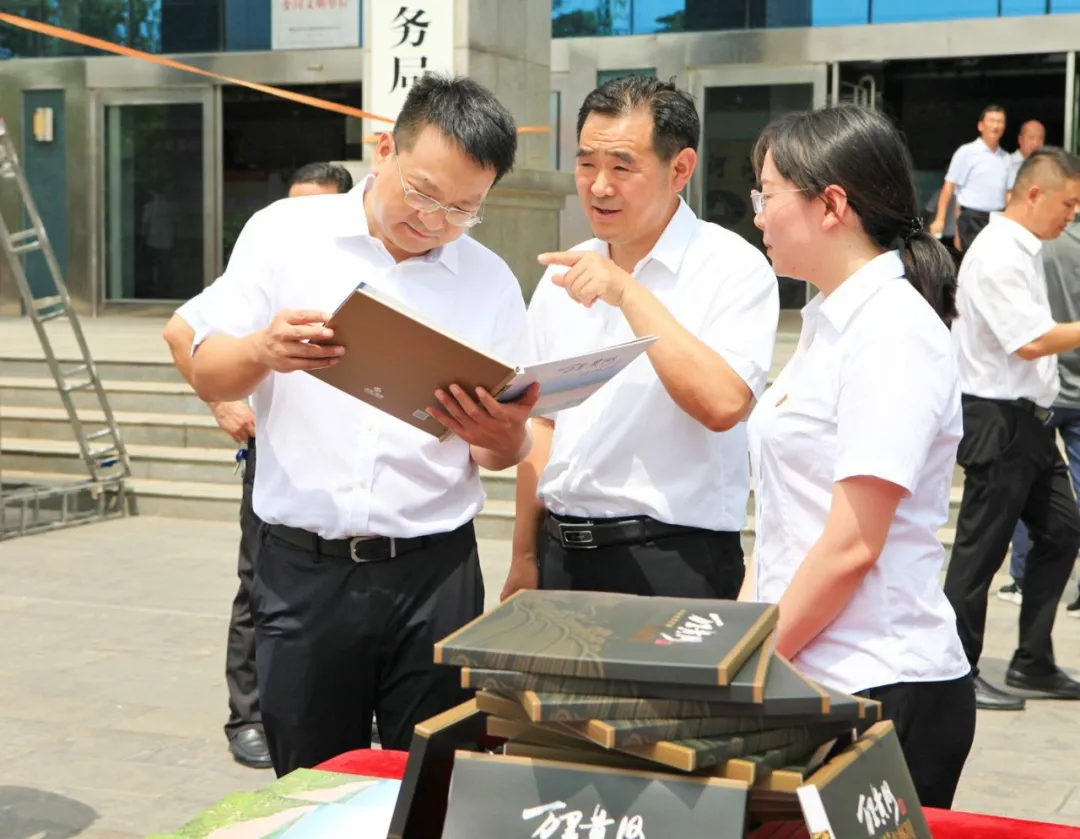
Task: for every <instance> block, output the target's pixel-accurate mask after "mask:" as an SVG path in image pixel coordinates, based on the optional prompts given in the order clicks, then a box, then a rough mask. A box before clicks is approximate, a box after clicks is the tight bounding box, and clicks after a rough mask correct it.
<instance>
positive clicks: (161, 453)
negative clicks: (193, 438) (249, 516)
mask: <svg viewBox="0 0 1080 839" xmlns="http://www.w3.org/2000/svg"><path fill="white" fill-rule="evenodd" d="M127 450H128V455H129V457H130V458H131V474H132V477H134V478H146V479H149V480H154V481H182V482H187V481H194V482H197V483H219V484H231V483H235V484H237V485H239V483H240V479H239V477H238V476H237V475H236V460H235V457H234V455H235V449H227V448H197V447H194V446H150V445H138V444H129V445H128V446H127ZM0 457H2V463H3V469H4V470H5V471H6V470H8V469H12V470H15V471H22V472H50V473H58V474H67V475H72V474H85V472H86V467H85V466H84V465H83V462H82V459H81V458H80V456H79V447H78V444H77V443H76V442H75V441H74V440H40V439H28V438H21V437H7V436H4V437H0Z"/></svg>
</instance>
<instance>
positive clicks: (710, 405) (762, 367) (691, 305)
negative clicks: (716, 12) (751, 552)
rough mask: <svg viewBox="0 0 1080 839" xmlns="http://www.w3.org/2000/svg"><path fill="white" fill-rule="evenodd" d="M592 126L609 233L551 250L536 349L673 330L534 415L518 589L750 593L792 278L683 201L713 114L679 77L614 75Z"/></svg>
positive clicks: (515, 578)
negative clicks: (765, 427)
mask: <svg viewBox="0 0 1080 839" xmlns="http://www.w3.org/2000/svg"><path fill="white" fill-rule="evenodd" d="M577 134H578V148H577V165H576V167H575V179H576V181H577V191H578V197H579V198H580V200H581V204H582V208H583V209H584V211H585V215H586V217H587V218H588V219H589V224H590V226H591V227H592V231H593V235H594V236H595V237H596V238H594V239H590V240H589V241H587V242H584V243H582V244H581V245H578V246H577V247H575V248H573V249H572V250H570V251H568V252H566V253H559V254H543V255H542V256H541V257H540V262H541V263H543V264H545V265H549V266H551V267H550V268H549V269H548V272H547V273H546V274H545V275H544V278H543V279H542V280H541V281H540V284H539V286H538V287H537V289H536V292H535V294H534V295H533V298H532V302H531V303H530V304H529V326H530V331H531V334H532V339H533V342H534V349H533V352H534V355H535V356H536V357H537V358H560V357H565V356H567V355H571V354H573V353H577V352H586V351H588V350H594V349H600V348H601V347H603V346H606V345H610V344H613V343H617V342H622V341H628V340H631V339H633V338H634V337H635V336H637V337H644V336H646V335H656V336H657V337H658V338H659V340H658V341H657V342H656V343H655V344H653V345H652V346H651V347H650V348H649V350H648V357H642V358H639V359H638V360H637V361H635V362H633V364H631V365H630V366H629V367H628V368H627V369H626V370H624V371H623V372H622V373H620V374H619V375H618V376H616V377H615V378H614V379H612V381H611V382H609V383H608V384H606V385H604V387H603V388H601V389H600V390H599V391H598V392H597V393H596V394H595V395H593V396H592V397H590V398H589V400H588V401H587V402H585V403H583V404H582V405H579V406H577V407H575V408H570V409H569V410H565V411H560V412H559V413H557V414H556V415H554V416H550V417H545V418H541V417H537V418H536V419H534V420H533V426H532V431H533V436H534V439H535V445H534V446H533V451H532V453H531V454H530V455H529V456H528V458H527V459H526V460H525V461H524V462H523V463H522V464H521V466H519V467H518V478H517V480H518V491H517V498H518V504H517V515H516V520H515V524H514V548H513V559H512V561H511V568H510V573H509V576H508V578H507V581H506V585H505V587H504V588H503V596H504V597H505V596H509V595H510V594H512V593H513V592H514V591H516V590H517V589H521V588H534V587H536V586H537V585H539V586H540V587H541V588H544V589H584V590H591V591H615V592H626V593H630V594H638V595H660V596H671V597H719V598H728V599H734V598H736V597H737V596H738V594H739V587H740V586H741V585H742V581H743V574H744V564H743V549H742V544H741V541H740V531H741V530H742V528H743V526H744V524H745V523H746V518H747V516H746V507H747V499H748V496H749V492H750V474H749V471H750V467H749V462H748V449H747V439H746V426H745V424H744V423H743V419H745V417H746V414H747V412H748V410H749V409H750V407H751V405H752V404H753V400H754V398H755V397H756V396H759V395H760V394H761V392H762V391H763V390H764V388H765V381H766V377H767V376H768V373H769V366H770V364H771V361H772V354H773V344H774V342H775V340H776V328H777V320H778V317H779V308H780V302H779V293H778V290H777V283H776V276H775V275H774V274H773V272H772V269H771V268H770V267H769V263H768V262H767V261H766V259H765V257H764V256H762V254H761V253H760V252H759V251H758V250H757V249H756V248H755V247H753V246H752V245H751V244H750V243H749V242H747V241H745V240H744V239H742V238H740V237H739V236H738V235H736V234H735V233H732V232H731V231H729V230H725V229H723V228H722V227H719V226H717V225H715V224H709V223H707V222H704V221H702V220H701V219H699V218H698V217H697V216H696V215H695V214H694V211H693V210H692V209H690V207H689V206H687V204H686V203H685V202H684V201H683V200H682V198H680V197H679V193H680V192H681V191H682V189H683V188H684V187H685V186H686V184H687V182H688V181H689V180H690V178H691V176H692V175H693V172H694V167H695V166H696V165H697V146H698V142H699V139H700V135H701V121H700V119H699V117H698V113H697V110H696V109H695V107H694V101H693V99H691V98H690V96H689V95H687V94H686V93H685V92H683V91H680V90H678V89H676V87H675V85H674V84H672V83H671V82H665V81H659V80H657V79H651V78H645V77H642V76H633V75H631V76H625V77H623V78H619V79H614V80H612V81H609V82H607V83H606V84H604V85H603V86H601V87H599V88H598V89H596V90H594V91H593V92H592V93H590V94H589V95H588V96H587V97H586V98H585V102H584V104H582V106H581V108H580V110H579V111H578V121H577ZM755 200H761V198H760V196H759V197H758V198H757V199H755Z"/></svg>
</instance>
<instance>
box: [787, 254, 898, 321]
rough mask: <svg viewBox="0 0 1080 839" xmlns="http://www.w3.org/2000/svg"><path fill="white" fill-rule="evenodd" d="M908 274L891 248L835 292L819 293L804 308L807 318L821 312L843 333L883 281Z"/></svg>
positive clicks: (853, 275) (841, 284)
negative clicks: (828, 293)
mask: <svg viewBox="0 0 1080 839" xmlns="http://www.w3.org/2000/svg"><path fill="white" fill-rule="evenodd" d="M903 277H904V263H903V260H901V259H900V254H899V252H898V251H887V252H886V253H883V254H881V255H880V256H876V257H874V258H873V259H871V260H870V261H869V262H867V263H866V264H865V265H864V266H863V267H862V268H860V269H859V270H858V271H856V272H855V273H854V274H852V275H851V276H850V277H848V278H847V279H846V280H844V282H842V283H840V286H839V287H838V288H837V289H836V290H835V291H833V293H832V294H830V295H828V296H825V295H824V294H819V295H818V296H817V297H815V298H814V299H813V300H811V301H810V302H809V303H807V304H806V306H804V307H803V319H804V320H805V319H806V318H807V317H809V316H813V315H815V314H817V313H818V312H820V313H821V315H822V316H823V317H824V318H825V319H826V320H828V321H829V323H831V324H832V326H833V328H834V329H835V330H836V331H837V332H843V331H844V329H846V328H847V325H848V324H849V323H850V322H851V319H852V318H853V317H854V316H855V313H856V312H858V311H859V309H861V308H862V307H863V304H865V303H866V301H867V300H869V299H870V298H871V297H873V296H874V295H875V294H876V293H877V291H878V289H880V288H881V286H882V283H884V282H887V281H888V280H895V279H902V278H903Z"/></svg>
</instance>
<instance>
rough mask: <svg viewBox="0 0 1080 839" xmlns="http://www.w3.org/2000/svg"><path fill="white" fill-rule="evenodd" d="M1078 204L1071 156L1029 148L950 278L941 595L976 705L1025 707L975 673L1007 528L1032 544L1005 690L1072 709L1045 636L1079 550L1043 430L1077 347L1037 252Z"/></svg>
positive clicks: (1066, 488) (1079, 527)
mask: <svg viewBox="0 0 1080 839" xmlns="http://www.w3.org/2000/svg"><path fill="white" fill-rule="evenodd" d="M1078 206H1080V159H1078V158H1076V157H1075V156H1073V155H1071V154H1068V153H1067V152H1064V151H1062V150H1061V149H1055V148H1042V149H1039V150H1038V151H1036V152H1033V153H1032V154H1031V155H1030V156H1029V157H1028V159H1027V160H1025V161H1024V164H1023V165H1022V166H1021V167H1020V171H1019V172H1018V173H1017V176H1016V185H1015V187H1014V189H1013V193H1012V197H1011V198H1010V200H1009V204H1008V206H1007V207H1006V208H1005V211H1004V212H1002V213H995V214H994V216H993V217H992V218H991V220H990V224H989V225H988V226H987V228H986V229H985V230H984V231H983V232H982V233H980V234H979V235H978V236H977V237H976V238H975V241H974V242H973V243H972V245H971V247H970V248H969V249H968V252H967V253H966V254H965V256H964V261H963V263H962V264H961V266H960V274H959V276H958V278H957V285H958V291H957V295H956V307H957V310H958V312H959V317H958V318H957V319H956V320H955V321H954V322H953V325H952V335H953V343H954V345H955V347H956V350H957V370H958V373H959V376H960V388H961V391H962V401H963V410H964V436H963V439H961V441H960V446H959V449H958V450H957V462H958V463H959V464H960V466H962V467H963V469H964V495H963V500H962V501H961V502H960V514H959V518H958V520H957V524H956V542H955V544H954V545H953V550H952V557H951V558H950V560H949V567H948V572H947V574H946V577H945V594H946V595H947V596H948V598H949V601H950V602H951V603H952V606H953V609H954V610H955V611H956V619H957V629H958V630H959V633H960V640H961V641H962V642H963V644H964V650H965V652H966V653H967V657H968V661H969V662H970V663H971V666H972V669H973V671H974V672H975V673H976V677H975V701H976V704H977V705H978V707H980V708H984V709H988V710H991V709H996V710H1021V709H1023V708H1024V705H1025V703H1024V700H1023V699H1022V698H1020V697H1017V696H1013V695H1011V694H1008V693H1006V692H1004V691H1001V690H999V689H998V688H996V687H994V686H993V685H991V684H990V683H989V682H987V681H986V680H985V679H984V678H983V677H982V676H980V675H978V663H979V658H980V656H981V655H982V648H983V634H984V632H985V629H986V608H987V598H988V596H989V593H990V586H991V584H992V582H993V578H994V574H995V573H997V571H998V569H999V568H1000V567H1001V564H1002V563H1003V562H1004V560H1005V554H1006V552H1007V551H1008V548H1009V541H1010V540H1011V539H1012V536H1013V531H1014V529H1015V527H1016V523H1017V521H1023V522H1024V524H1025V525H1026V526H1027V529H1028V532H1029V533H1030V535H1031V539H1032V548H1031V552H1030V553H1029V554H1028V558H1027V567H1026V568H1025V571H1024V597H1023V602H1022V603H1021V606H1020V643H1019V645H1018V646H1017V648H1016V651H1015V652H1014V653H1013V657H1012V661H1011V662H1010V664H1009V668H1008V671H1007V672H1006V675H1005V683H1006V684H1007V685H1009V686H1010V687H1014V688H1020V689H1023V690H1029V691H1038V692H1040V693H1043V694H1045V695H1048V696H1052V697H1056V698H1059V699H1080V682H1077V681H1075V680H1073V679H1071V678H1070V677H1069V676H1067V675H1066V674H1065V673H1064V672H1063V671H1062V670H1061V668H1059V667H1058V666H1057V664H1056V663H1055V660H1054V648H1053V642H1052V641H1051V633H1052V630H1053V627H1054V618H1055V615H1056V614H1057V607H1058V603H1059V602H1060V600H1061V597H1062V594H1063V593H1064V591H1065V586H1066V585H1067V583H1068V580H1069V574H1070V572H1071V571H1072V566H1073V561H1074V560H1075V559H1076V553H1077V549H1078V548H1080V513H1078V512H1077V508H1076V501H1075V500H1074V498H1073V494H1072V487H1071V486H1070V485H1069V471H1068V469H1067V468H1066V466H1065V461H1064V460H1063V459H1062V457H1061V452H1060V451H1059V450H1058V447H1057V442H1056V441H1055V439H1054V430H1053V429H1052V428H1050V427H1049V426H1048V425H1047V420H1048V419H1049V418H1050V415H1051V410H1050V409H1051V406H1052V405H1053V404H1054V400H1055V399H1056V398H1057V395H1058V390H1059V387H1060V385H1059V382H1058V369H1057V355H1058V354H1059V353H1062V352H1066V351H1068V350H1072V349H1075V348H1077V347H1080V322H1076V323H1056V322H1055V321H1054V318H1053V315H1052V313H1051V310H1050V304H1049V301H1048V297H1047V287H1046V274H1045V269H1044V267H1043V259H1042V254H1041V249H1042V243H1043V242H1044V241H1046V240H1049V239H1056V238H1057V237H1058V236H1060V235H1061V233H1062V232H1063V231H1064V230H1065V227H1066V225H1067V224H1068V223H1069V221H1071V220H1072V218H1073V216H1074V215H1075V214H1076V211H1077V208H1078Z"/></svg>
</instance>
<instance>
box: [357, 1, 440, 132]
mask: <svg viewBox="0 0 1080 839" xmlns="http://www.w3.org/2000/svg"><path fill="white" fill-rule="evenodd" d="M367 6H368V10H367V17H366V19H365V30H364V31H365V37H364V41H365V47H366V49H367V52H368V55H369V62H370V63H369V65H368V66H369V71H368V73H367V74H366V75H365V79H364V88H365V94H366V96H365V97H364V98H365V101H366V103H367V110H368V111H370V112H372V113H374V114H378V115H379V116H383V117H387V118H388V119H396V118H397V115H398V112H399V111H401V106H402V104H403V103H404V102H405V96H406V94H407V93H408V92H409V88H410V87H411V86H412V85H413V83H414V82H415V81H416V80H417V79H418V78H420V76H422V75H423V74H424V73H425V72H426V71H428V70H431V71H433V72H436V73H453V71H454V0H418V1H417V2H412V3H408V2H407V0H380V2H377V3H369V4H367ZM370 127H371V131H372V132H381V131H386V130H387V129H389V127H390V123H385V122H376V123H373V124H372V125H371V126H370Z"/></svg>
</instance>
